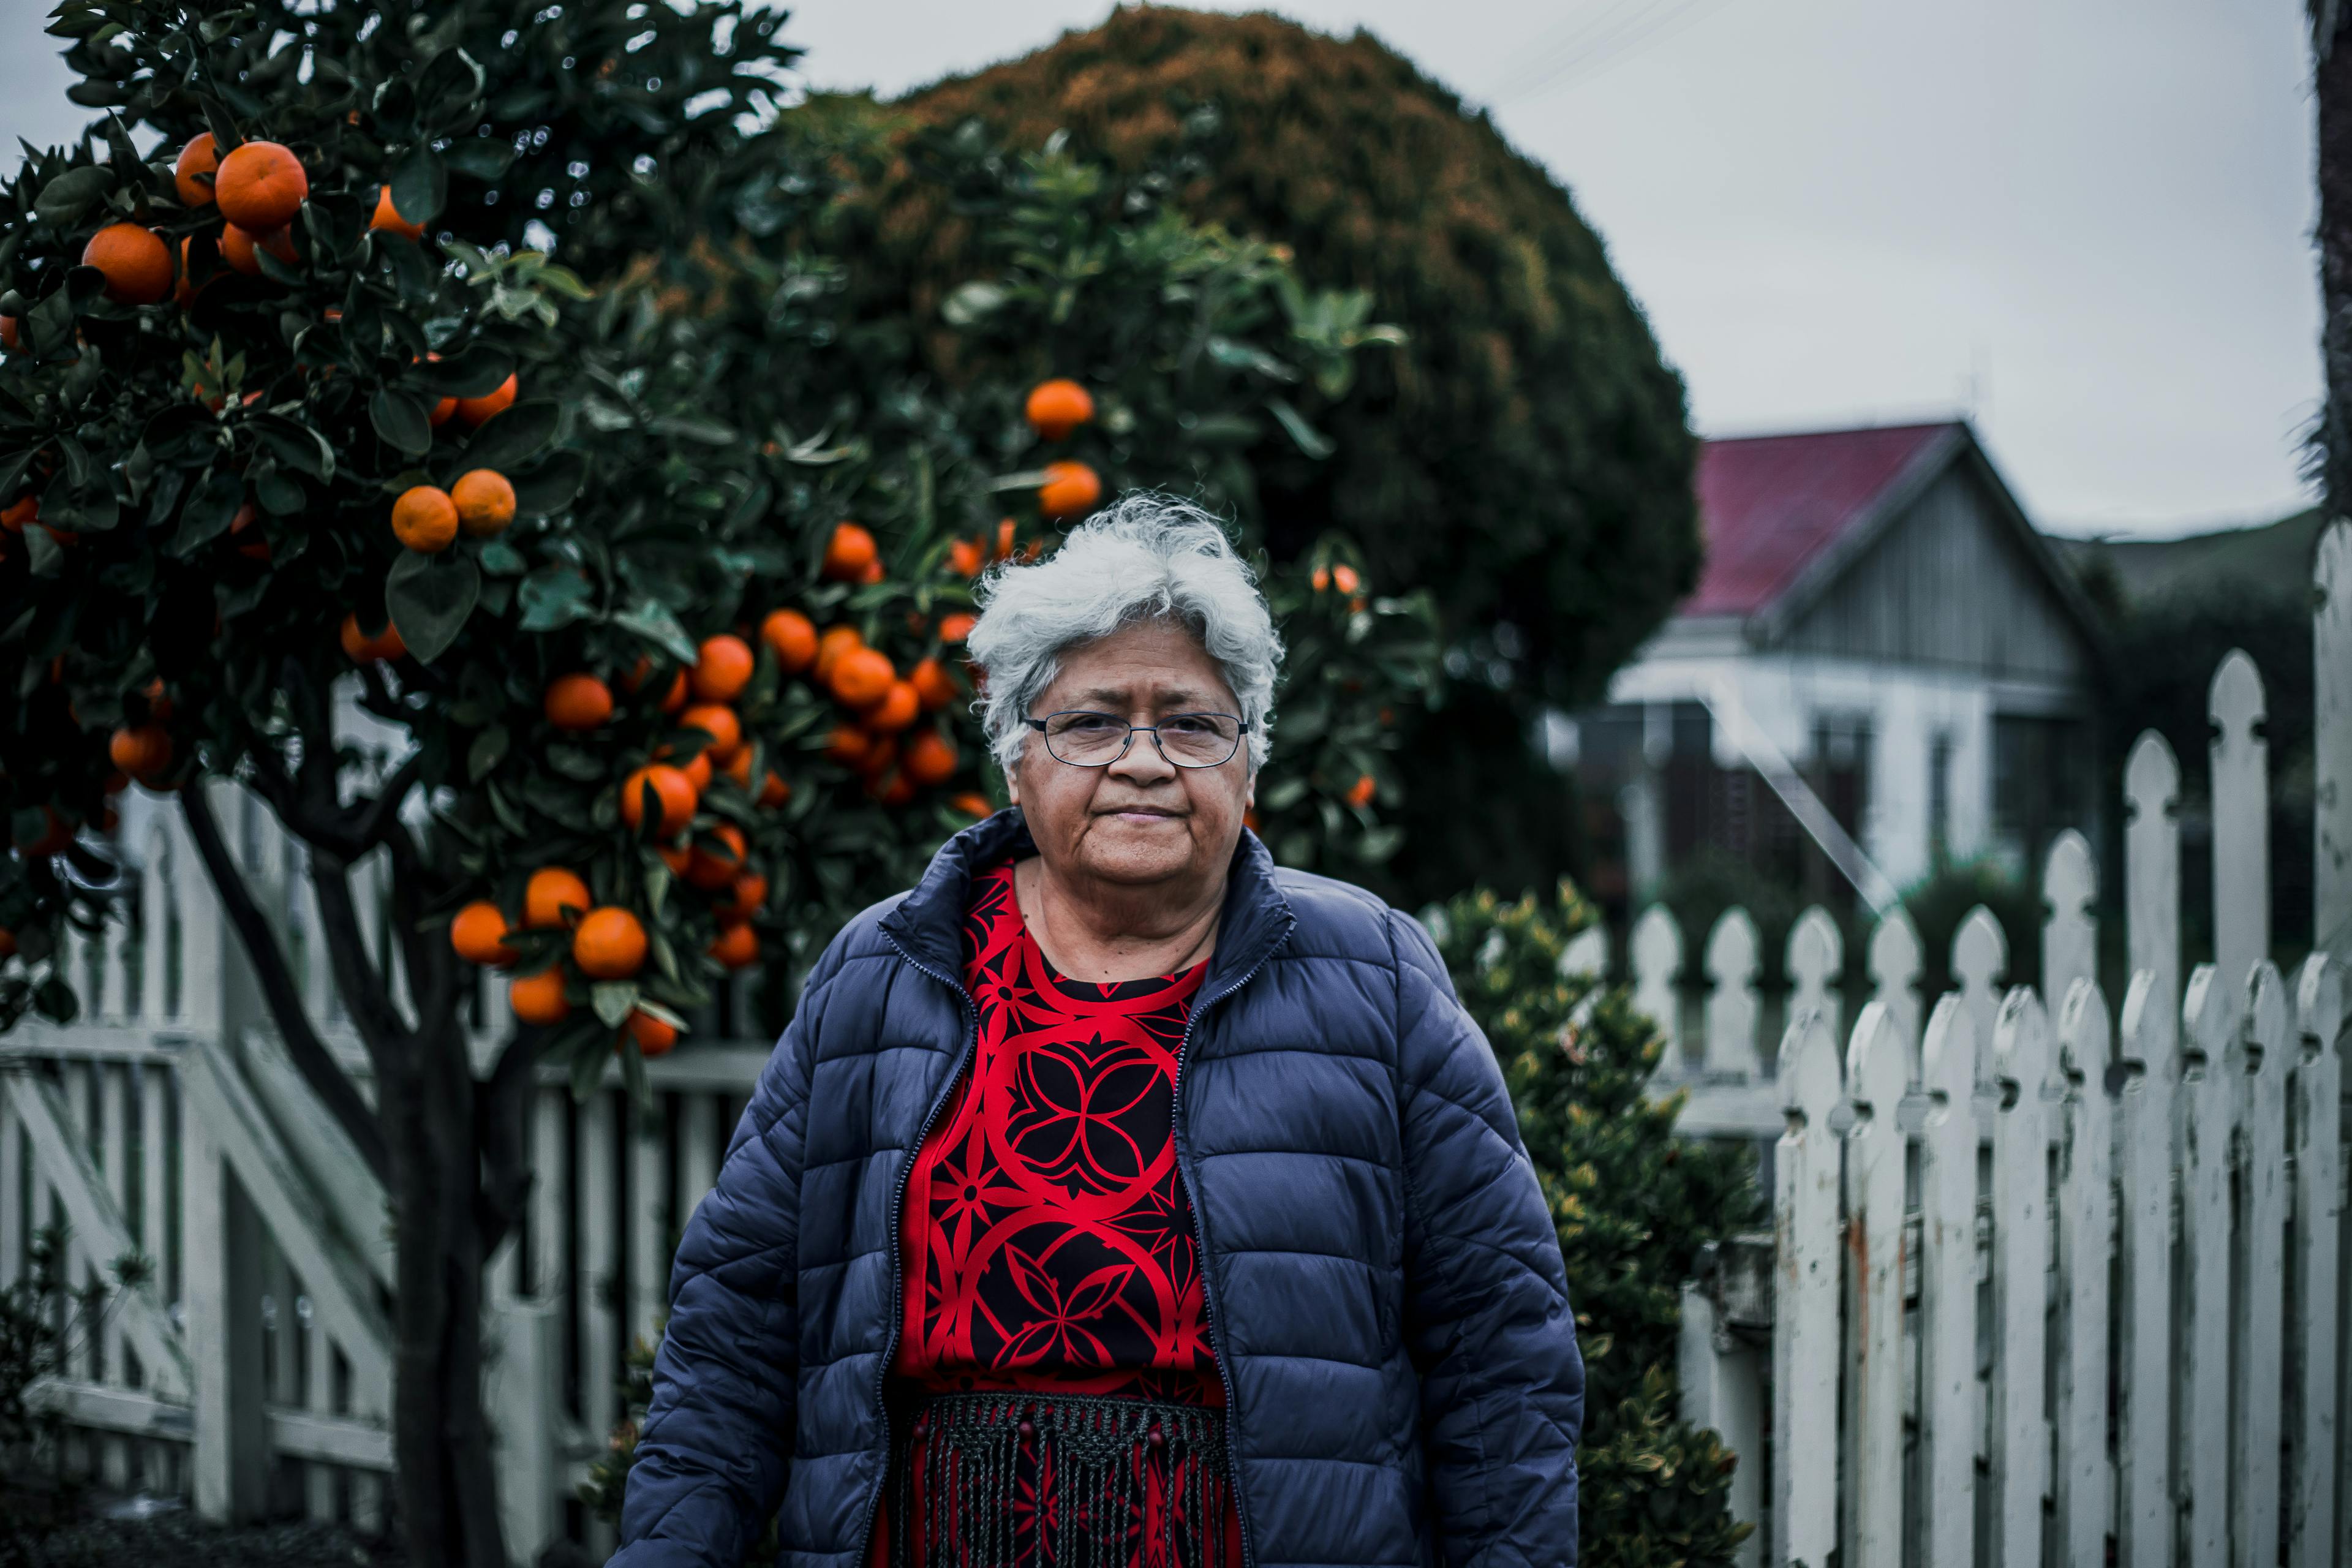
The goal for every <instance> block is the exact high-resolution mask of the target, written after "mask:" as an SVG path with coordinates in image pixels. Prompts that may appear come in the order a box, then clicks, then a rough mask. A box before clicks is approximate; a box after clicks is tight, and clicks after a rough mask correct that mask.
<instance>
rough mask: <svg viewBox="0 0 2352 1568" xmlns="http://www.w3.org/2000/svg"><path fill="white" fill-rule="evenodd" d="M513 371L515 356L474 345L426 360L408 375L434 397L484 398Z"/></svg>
mask: <svg viewBox="0 0 2352 1568" xmlns="http://www.w3.org/2000/svg"><path fill="white" fill-rule="evenodd" d="M514 370H515V359H514V355H512V354H510V353H507V352H506V350H504V349H501V348H499V347H496V346H495V345H493V344H490V343H476V344H474V345H473V346H471V347H470V348H467V349H465V350H463V351H462V352H460V353H454V354H450V355H447V356H446V357H445V358H442V359H437V360H425V361H424V362H423V363H420V364H418V365H417V367H416V368H415V371H413V372H412V373H410V376H411V379H412V380H414V381H415V382H416V383H417V384H419V385H421V386H423V387H425V389H426V390H427V391H429V392H431V393H432V394H433V395H435V396H436V397H486V396H488V395H489V394H491V393H493V392H496V391H497V390H498V389H499V384H500V383H502V382H504V381H505V380H506V378H507V377H509V376H510V375H512V374H514Z"/></svg>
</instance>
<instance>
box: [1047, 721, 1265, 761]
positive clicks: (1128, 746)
mask: <svg viewBox="0 0 2352 1568" xmlns="http://www.w3.org/2000/svg"><path fill="white" fill-rule="evenodd" d="M1065 713H1083V714H1085V715H1087V717H1088V718H1090V719H1113V720H1116V719H1117V715H1115V714H1110V713H1103V712H1098V711H1097V710H1094V709H1092V708H1063V709H1058V710H1055V711H1054V712H1051V713H1048V714H1046V715H1045V718H1043V719H1024V720H1022V722H1023V723H1024V724H1026V725H1028V726H1029V728H1031V729H1032V730H1034V731H1037V733H1038V734H1040V735H1045V726H1046V724H1047V723H1048V722H1049V721H1053V720H1055V719H1059V718H1060V717H1062V715H1063V714H1065ZM1178 719H1230V720H1232V721H1234V749H1233V750H1232V751H1230V752H1226V753H1225V754H1224V755H1223V756H1222V757H1219V758H1218V759H1217V760H1216V761H1215V762H1213V763H1183V762H1179V761H1177V760H1176V759H1175V758H1174V757H1171V756H1170V755H1169V754H1168V748H1167V747H1166V746H1164V745H1162V744H1161V743H1160V724H1166V723H1171V722H1172V721H1175V720H1178ZM1160 724H1129V725H1128V726H1127V740H1126V742H1124V743H1123V744H1121V745H1120V747H1119V748H1118V752H1116V753H1115V754H1114V755H1111V756H1108V757H1105V758H1104V759H1103V760H1102V761H1101V762H1098V763H1074V762H1072V761H1070V760H1069V758H1067V757H1065V756H1063V755H1062V754H1061V753H1060V752H1056V751H1055V750H1054V742H1053V739H1052V737H1050V736H1047V737H1046V740H1045V754H1046V755H1047V756H1049V757H1051V758H1053V759H1054V760H1055V762H1057V763H1061V764H1062V765H1063V766H1064V767H1066V768H1107V767H1109V766H1111V765H1112V764H1113V763H1117V762H1118V761H1119V759H1120V758H1122V757H1125V756H1126V755H1127V753H1128V752H1130V751H1132V750H1133V749H1134V747H1135V738H1136V737H1137V736H1138V735H1149V736H1150V737H1151V744H1152V746H1153V748H1154V749H1156V750H1157V751H1158V752H1160V761H1161V762H1163V763H1167V764H1168V765H1169V766H1170V767H1171V768H1222V767H1223V766H1224V765H1225V764H1226V763H1230V762H1232V761H1233V760H1234V758H1235V757H1237V756H1239V755H1241V750H1242V742H1243V741H1244V740H1245V739H1247V738H1248V736H1249V723H1248V721H1246V720H1244V719H1243V718H1242V716H1241V715H1240V714H1238V713H1217V712H1212V711H1206V710H1204V711H1202V712H1199V713H1171V714H1169V715H1168V717H1167V718H1165V719H1162V720H1160Z"/></svg>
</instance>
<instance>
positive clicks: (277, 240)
mask: <svg viewBox="0 0 2352 1568" xmlns="http://www.w3.org/2000/svg"><path fill="white" fill-rule="evenodd" d="M256 248H259V249H262V250H266V251H268V252H269V254H270V255H272V256H274V257H276V258H278V260H280V261H282V262H284V263H286V265H287V266H289V267H291V266H293V265H294V263H295V260H296V257H295V255H294V238H293V237H292V236H291V235H289V234H288V233H287V232H286V230H285V229H283V228H273V229H267V230H264V231H263V232H262V233H260V234H255V233H253V232H252V231H251V230H249V229H242V228H239V227H237V226H236V225H235V224H230V225H228V226H226V228H224V229H222V230H221V240H220V253H221V259H222V260H223V261H226V262H227V263H228V264H229V265H230V266H231V267H233V268H236V270H237V271H239V272H242V273H244V274H245V275H246V276H247V278H258V277H260V276H261V263H260V262H258V261H256V260H255V259H254V258H253V253H254V251H255V249H256Z"/></svg>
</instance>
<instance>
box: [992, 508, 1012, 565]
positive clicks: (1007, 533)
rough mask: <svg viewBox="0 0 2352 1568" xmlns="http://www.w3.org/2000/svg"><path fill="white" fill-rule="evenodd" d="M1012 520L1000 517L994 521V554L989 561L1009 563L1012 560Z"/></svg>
mask: <svg viewBox="0 0 2352 1568" xmlns="http://www.w3.org/2000/svg"><path fill="white" fill-rule="evenodd" d="M989 559H991V560H992V561H1010V560H1011V559H1013V520H1012V519H1011V518H1009V517H1000V518H998V519H997V520H996V553H995V554H994V555H992V556H991V557H990V558H989Z"/></svg>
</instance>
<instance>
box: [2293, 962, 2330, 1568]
mask: <svg viewBox="0 0 2352 1568" xmlns="http://www.w3.org/2000/svg"><path fill="white" fill-rule="evenodd" d="M2341 973H2342V971H2341V969H2340V968H2339V966H2338V965H2336V963H2333V962H2332V961H2330V960H2329V959H2328V957H2327V956H2326V954H2325V953H2317V952H2315V953H2313V954H2312V955H2311V956H2310V957H2309V958H2307V959H2305V960H2304V963H2303V969H2302V971H2301V973H2299V974H2298V975H2297V977H2296V982H2295V1016H2296V1021H2297V1024H2298V1026H2299V1031H2300V1033H2301V1035H2302V1037H2303V1039H2302V1051H2301V1053H2300V1055H2299V1057H2298V1058H2297V1060H2296V1063H2295V1083H2294V1104H2293V1107H2292V1116H2291V1120H2290V1127H2291V1129H2292V1137H2293V1142H2292V1144H2291V1145H2290V1147H2292V1148H2293V1150H2294V1214H2295V1226H2294V1238H2295V1254H2294V1258H2293V1260H2292V1261H2293V1269H2292V1277H2293V1279H2294V1284H2295V1301H2294V1323H2295V1345H2294V1356H2295V1367H2294V1387H2295V1388H2296V1389H2297V1390H2298V1391H2299V1394H2300V1398H2299V1400H2298V1402H2297V1403H2298V1412H2299V1414H2300V1415H2301V1416H2302V1423H2301V1426H2300V1427H2299V1429H2298V1430H2297V1431H2296V1432H2295V1434H2294V1490H2293V1492H2292V1493H2291V1494H2290V1496H2289V1499H2288V1504H2287V1518H2286V1539H2287V1563H2288V1564H2289V1568H2322V1565H2324V1564H2326V1563H2327V1562H2328V1561H2329V1559H2330V1555H2331V1553H2332V1552H2333V1549H2334V1542H2333V1540H2332V1537H2333V1536H2334V1534H2335V1530H2334V1524H2335V1519H2336V1401H2335V1400H2334V1399H2331V1398H2327V1397H2326V1396H2325V1394H2326V1393H2329V1392H2333V1391H2334V1390H2335V1388H2336V1377H2337V1373H2338V1367H2337V1364H2336V1332H2337V1328H2338V1324H2337V1321H2336V1313H2337V1310H2338V1309H2339V1306H2340V1297H2339V1296H2338V1293H2337V1289H2336V1269H2337V1268H2338V1267H2339V1265H2340V1260H2341V1258H2342V1250H2341V1247H2340V1245H2339V1243H2340V1241H2341V1237H2342V1231H2343V1224H2344V1216H2343V1214H2342V1212H2341V1211H2342V1206H2343V1182H2344V1145H2343V1139H2342V1131H2343V1127H2342V1120H2343V1093H2344V1074H2343V1064H2342V1062H2341V1061H2340V1060H2339V1059H2338V1058H2337V1057H2336V1034H2337V1031H2338V1026H2339V1024H2340V1021H2341V1020H2342V1018H2343V1016H2344V1004H2343V994H2342V983H2341Z"/></svg>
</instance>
